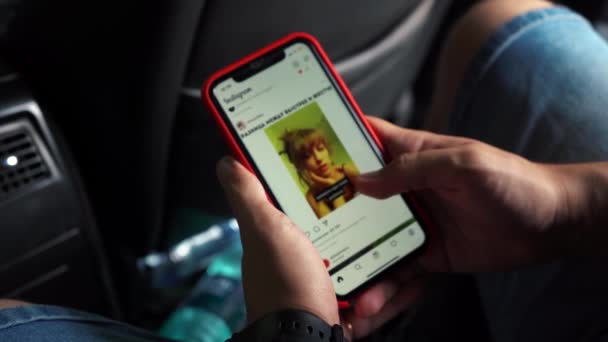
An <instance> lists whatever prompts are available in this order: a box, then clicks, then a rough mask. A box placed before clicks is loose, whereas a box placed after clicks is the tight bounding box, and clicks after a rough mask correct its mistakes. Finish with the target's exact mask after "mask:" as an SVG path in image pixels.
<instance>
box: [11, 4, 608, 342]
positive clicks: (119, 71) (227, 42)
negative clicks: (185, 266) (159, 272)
mask: <svg viewBox="0 0 608 342" xmlns="http://www.w3.org/2000/svg"><path fill="white" fill-rule="evenodd" d="M475 2H476V1H474V0H461V1H450V0H382V1H373V2H371V1H363V0H349V1H346V0H334V1H320V0H311V1H308V2H306V3H294V2H286V1H279V0H258V1H238V0H222V1H219V0H206V1H205V0H200V1H159V0H149V1H128V2H124V1H111V0H110V1H103V2H88V1H75V0H56V1H41V0H0V298H14V299H21V300H24V301H28V302H35V303H45V304H54V305H61V306H67V307H72V308H77V309H81V310H85V311H89V312H93V313H97V314H101V315H104V316H107V317H110V318H113V319H117V320H121V321H125V322H128V323H130V324H134V325H136V326H139V327H143V328H146V329H150V330H152V331H158V330H159V328H160V326H161V325H162V324H163V322H165V321H166V319H167V318H168V317H169V316H170V315H171V313H172V312H173V311H174V310H175V309H176V308H177V307H178V306H179V304H180V303H181V302H182V301H183V300H184V298H186V297H187V296H188V294H189V293H190V292H191V291H192V288H193V287H194V285H195V284H196V282H197V279H199V278H200V277H201V276H202V275H203V274H204V271H205V267H204V265H203V263H201V264H200V265H199V266H198V267H193V268H190V269H189V270H188V272H184V273H183V274H182V273H180V274H179V275H177V276H174V277H173V278H174V279H172V281H170V282H168V283H163V284H156V283H155V281H154V277H153V276H151V274H152V272H151V271H150V270H149V269H148V270H147V269H146V267H145V266H144V267H142V260H146V259H145V258H146V256H149V255H152V254H154V253H162V252H164V251H168V250H170V249H171V248H172V247H173V246H175V245H176V244H178V243H180V241H185V240H187V239H188V238H190V237H192V236H196V235H197V234H200V233H201V232H204V231H205V230H206V229H207V228H208V227H209V226H211V225H213V224H215V223H217V222H220V221H222V220H227V219H229V218H230V217H231V213H230V209H229V207H228V205H227V202H226V200H225V199H224V196H223V193H222V191H221V188H220V186H219V184H218V182H217V180H216V175H215V163H216V162H217V160H219V159H220V158H221V157H222V156H223V155H226V154H229V150H228V148H227V147H226V146H225V144H224V143H223V141H222V138H221V136H220V133H219V131H218V130H217V128H216V126H215V124H214V123H213V122H212V119H211V116H210V115H209V113H207V112H206V110H205V108H204V106H203V105H202V103H201V96H200V88H201V86H202V84H203V82H204V81H205V80H206V79H207V78H208V77H209V76H210V75H211V74H212V73H213V72H214V71H216V70H219V69H220V68H222V67H224V66H226V65H228V64H230V63H232V62H234V61H236V60H238V59H239V58H241V57H243V56H245V55H247V54H249V53H251V52H253V51H255V50H257V49H259V48H260V47H263V46H265V45H266V44H268V43H271V42H273V41H275V40H277V39H279V38H281V37H283V36H285V35H287V34H288V33H291V32H308V33H310V34H312V35H314V36H315V37H317V38H318V39H319V41H320V42H321V44H322V45H323V47H324V49H325V50H326V51H327V52H328V54H329V56H330V58H331V59H332V61H333V62H334V63H335V66H336V68H337V70H338V72H339V73H340V74H341V76H342V77H343V78H344V80H345V81H346V83H347V85H348V87H349V88H350V89H351V91H352V93H353V95H354V97H355V99H356V100H357V102H358V103H359V104H360V106H361V107H362V109H363V111H364V112H365V113H367V114H369V115H374V116H379V117H382V118H385V119H387V120H390V121H392V122H395V123H397V124H399V125H402V126H406V127H413V128H420V127H421V122H422V121H423V119H424V112H425V109H426V108H427V107H428V104H429V102H430V97H431V92H432V89H433V79H434V70H435V64H436V60H437V56H438V55H439V53H440V47H441V43H442V42H443V40H444V39H445V36H446V35H447V33H448V31H449V28H450V26H451V24H453V23H454V21H455V20H456V19H457V18H458V17H459V16H460V15H461V14H462V13H464V12H465V11H466V10H467V9H468V8H469V7H470V6H471V5H473V4H474V3H475ZM563 3H564V4H565V5H568V6H570V7H571V8H573V9H575V10H577V11H579V12H580V13H581V14H583V15H584V16H586V17H587V18H588V19H589V20H590V21H591V22H592V23H594V25H595V27H596V28H597V30H598V32H600V33H602V34H604V35H605V36H608V2H606V1H584V2H583V1H564V2H563ZM445 278H446V279H438V280H437V281H436V284H435V283H433V284H431V287H430V288H431V291H429V295H428V296H427V297H426V298H425V299H424V300H423V301H421V302H420V304H419V305H418V306H417V307H415V308H413V309H412V310H410V311H408V312H407V313H405V314H404V315H402V316H400V317H399V318H397V319H395V320H394V321H392V322H390V323H389V324H387V325H386V326H385V327H383V328H381V329H380V330H379V331H378V332H377V333H375V334H373V335H372V336H370V337H368V338H367V340H368V341H376V340H377V341H391V340H401V339H400V338H403V337H404V336H407V337H408V338H410V339H411V340H414V341H435V340H440V339H441V340H443V339H445V338H446V337H451V338H454V337H458V339H460V338H462V339H464V338H470V339H475V338H482V339H483V337H484V336H486V335H485V334H486V332H485V329H486V328H485V325H484V318H483V313H482V311H481V307H480V304H479V300H478V298H476V294H475V289H474V284H473V281H472V279H470V278H469V277H468V276H466V275H458V276H449V277H447V276H446V277H445ZM448 278H449V279H448ZM446 284H449V286H448V285H446ZM463 313H464V314H463ZM438 327H439V328H438ZM397 332H398V333H397ZM486 339H487V336H486Z"/></svg>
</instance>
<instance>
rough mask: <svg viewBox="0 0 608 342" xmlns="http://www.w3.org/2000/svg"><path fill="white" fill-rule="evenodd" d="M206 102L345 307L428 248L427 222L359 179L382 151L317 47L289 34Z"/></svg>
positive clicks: (225, 74) (212, 90)
mask: <svg viewBox="0 0 608 342" xmlns="http://www.w3.org/2000/svg"><path fill="white" fill-rule="evenodd" d="M202 98H203V99H204V101H205V104H206V105H207V107H208V109H209V110H210V112H211V113H212V115H213V117H214V118H215V120H216V122H217V123H218V125H219V127H220V129H221V131H222V132H223V134H224V137H225V138H226V140H227V142H228V144H229V145H230V147H231V149H232V151H233V153H234V154H235V156H236V157H237V158H238V159H239V160H240V162H241V163H242V164H243V165H245V166H246V167H247V168H248V169H249V170H250V171H251V172H253V173H254V174H255V175H256V176H257V177H258V178H259V179H260V180H261V182H262V184H263V185H264V187H265V189H266V192H267V194H268V197H269V199H270V200H271V201H272V202H273V203H274V205H275V206H277V207H278V208H279V209H280V210H282V211H283V212H284V213H285V214H286V215H287V216H289V217H290V218H291V219H292V220H293V222H294V223H295V224H296V225H297V226H298V227H300V229H302V231H303V232H304V234H305V235H306V236H307V237H308V238H309V239H310V240H311V241H312V243H313V244H314V246H315V247H316V248H317V250H318V251H319V253H320V254H321V256H322V257H323V259H324V261H325V263H326V265H328V271H329V274H330V276H331V279H332V281H333V284H334V288H335V290H336V295H337V296H338V298H339V299H341V300H349V299H350V298H352V296H353V295H354V294H356V293H357V292H358V291H359V290H361V289H363V288H364V287H366V286H368V285H369V284H371V283H372V282H373V281H374V280H375V279H378V278H379V277H381V276H382V275H383V274H384V273H386V272H388V271H389V270H390V269H391V267H393V266H395V265H396V264H397V263H399V262H400V261H402V260H404V259H405V258H407V257H408V256H412V255H413V254H415V253H417V252H420V251H421V250H422V248H423V247H424V246H425V241H426V240H427V235H426V233H425V229H424V227H425V224H424V222H425V219H424V216H423V215H422V212H421V211H420V210H419V209H418V207H417V206H415V205H414V204H413V202H412V200H413V199H411V198H408V197H405V196H401V195H397V196H393V197H391V198H387V199H383V200H378V199H374V198H371V197H368V196H365V195H363V194H361V193H359V192H358V191H357V188H356V187H355V184H354V183H353V178H354V177H356V175H358V174H361V173H367V172H371V171H376V170H379V169H381V168H382V167H383V166H384V165H385V159H384V155H383V151H382V148H381V144H380V142H379V141H378V139H377V137H376V136H375V134H374V133H373V131H372V129H371V127H370V126H369V124H368V123H367V121H366V119H365V117H364V116H363V115H362V113H361V110H360V109H359V107H358V106H357V104H356V103H355V101H354V99H353V97H352V95H351V94H350V92H349V91H348V89H347V88H346V86H345V84H344V82H343V80H342V79H341V78H340V76H339V75H338V74H337V73H336V71H335V70H334V68H333V66H332V64H331V62H330V61H329V58H328V57H327V55H326V53H325V52H324V51H323V49H322V48H321V46H320V44H319V43H318V41H317V40H316V39H315V38H313V37H312V36H310V35H308V34H305V33H294V34H291V35H289V36H287V37H285V38H283V39H281V40H279V41H278V42H275V43H274V44H271V45H270V46H268V47H266V48H263V49H261V50H259V51H258V52H256V53H254V54H252V55H250V56H248V57H245V58H244V59H242V60H240V61H239V62H237V63H235V64H233V65H230V66H228V67H227V68H225V69H223V70H221V71H219V72H217V73H215V74H214V75H213V76H212V77H211V78H210V79H209V80H208V81H207V83H206V84H205V86H204V87H203V89H202Z"/></svg>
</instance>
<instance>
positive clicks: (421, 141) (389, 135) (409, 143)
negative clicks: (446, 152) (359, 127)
mask: <svg viewBox="0 0 608 342" xmlns="http://www.w3.org/2000/svg"><path fill="white" fill-rule="evenodd" d="M367 120H368V121H369V123H370V124H371V126H372V128H373V129H374V132H376V134H377V135H378V139H380V141H381V142H382V144H383V145H384V146H385V147H386V150H387V152H388V153H389V154H390V155H391V156H397V155H401V154H404V153H412V152H419V151H424V150H431V149H439V148H446V147H453V146H457V145H463V144H466V143H470V142H471V140H470V139H468V138H461V137H454V136H449V135H441V134H435V133H431V132H426V131H420V130H415V129H409V128H403V127H399V126H397V125H394V124H392V123H390V122H388V121H385V120H382V119H380V118H375V117H371V116H368V117H367Z"/></svg>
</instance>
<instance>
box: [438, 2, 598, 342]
mask: <svg viewBox="0 0 608 342" xmlns="http://www.w3.org/2000/svg"><path fill="white" fill-rule="evenodd" d="M449 133H451V134H455V135H464V136H468V137H471V138H475V139H479V140H482V141H485V142H487V143H489V144H492V145H494V146H497V147H499V148H502V149H505V150H508V151H511V152H514V153H517V154H520V155H523V156H524V157H526V158H528V159H531V160H534V161H539V162H549V163H572V162H585V161H600V160H608V45H607V44H606V42H605V41H604V40H603V39H602V38H601V37H600V36H598V35H597V34H595V32H593V30H592V28H591V27H590V25H589V24H588V23H587V22H586V21H585V20H584V19H583V18H581V17H580V16H578V15H577V14H574V13H572V12H570V11H569V10H567V9H565V8H559V7H558V8H549V9H543V10H539V11H534V12H530V13H527V14H524V15H522V16H519V17H517V18H515V19H514V20H512V21H511V22H509V23H507V24H506V25H505V26H503V27H502V28H501V29H500V30H499V31H498V32H496V33H495V34H494V35H493V36H492V37H491V38H490V39H489V40H488V41H487V42H486V43H485V45H484V46H483V47H482V50H481V51H480V53H479V54H478V55H477V56H476V58H475V59H474V61H473V62H472V64H471V66H470V68H469V70H468V73H467V75H466V76H465V80H464V82H463V85H462V87H461V90H460V94H459V97H458V100H457V105H456V108H455V110H454V112H453V114H452V115H451V117H450V123H449ZM607 209H608V208H607ZM606 228H608V227H606ZM573 229H576V228H574V227H573ZM476 279H477V284H478V288H479V293H480V296H481V299H482V303H483V307H484V311H485V314H486V317H487V321H488V323H489V328H490V332H491V334H492V337H493V338H494V340H495V341H497V342H502V341H510V342H512V341H552V342H560V341H582V340H585V341H586V340H594V341H595V340H599V339H601V338H602V337H603V338H605V339H608V269H607V267H606V263H605V261H604V260H598V259H591V258H589V259H584V258H581V259H569V260H559V261H555V262H553V263H550V264H547V265H539V266H534V267H527V268H525V269H519V270H515V271H512V272H501V273H489V274H481V275H478V276H476Z"/></svg>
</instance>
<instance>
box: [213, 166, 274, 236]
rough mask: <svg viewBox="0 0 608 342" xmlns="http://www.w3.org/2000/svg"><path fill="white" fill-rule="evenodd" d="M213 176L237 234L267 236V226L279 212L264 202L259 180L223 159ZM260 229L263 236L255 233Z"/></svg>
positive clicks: (262, 188) (268, 227) (247, 171)
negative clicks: (228, 205) (226, 201)
mask: <svg viewBox="0 0 608 342" xmlns="http://www.w3.org/2000/svg"><path fill="white" fill-rule="evenodd" d="M217 176H218V178H219V180H220V183H221V185H222V187H223V188H224V192H225V193H226V198H227V199H228V203H229V204H230V207H231V208H232V212H233V213H234V215H235V217H236V219H237V221H238V222H239V226H240V228H241V233H242V234H245V235H249V234H252V233H253V234H256V233H259V234H262V235H267V233H268V229H272V227H273V226H274V225H270V224H269V223H271V222H273V221H275V220H276V219H277V218H278V217H279V216H281V215H280V214H281V213H280V212H279V211H278V210H277V209H276V208H274V206H272V204H271V203H270V202H268V198H267V197H266V192H265V190H264V187H263V186H262V184H261V183H260V181H259V180H258V179H257V178H256V177H255V176H254V175H253V174H252V173H251V172H249V170H247V169H246V168H245V167H244V166H243V165H241V164H240V163H239V162H237V161H236V160H234V158H232V157H224V158H222V159H221V160H220V161H219V162H218V164H217ZM262 228H263V229H264V230H265V232H266V233H264V232H262V231H259V232H258V230H261V229H262ZM259 234H256V235H259Z"/></svg>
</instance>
